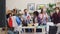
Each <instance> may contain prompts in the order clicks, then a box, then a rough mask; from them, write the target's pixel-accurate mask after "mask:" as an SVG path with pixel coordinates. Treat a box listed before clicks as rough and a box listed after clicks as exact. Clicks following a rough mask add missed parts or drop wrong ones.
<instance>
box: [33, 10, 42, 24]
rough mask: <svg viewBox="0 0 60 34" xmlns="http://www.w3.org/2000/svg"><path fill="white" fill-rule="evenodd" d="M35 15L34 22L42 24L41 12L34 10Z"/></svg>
mask: <svg viewBox="0 0 60 34" xmlns="http://www.w3.org/2000/svg"><path fill="white" fill-rule="evenodd" d="M33 15H34V17H33V23H34V24H35V23H38V25H41V19H40V17H39V12H38V11H34V13H33Z"/></svg>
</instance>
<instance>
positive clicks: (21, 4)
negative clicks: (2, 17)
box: [6, 0, 55, 10]
mask: <svg viewBox="0 0 60 34" xmlns="http://www.w3.org/2000/svg"><path fill="white" fill-rule="evenodd" d="M28 3H35V4H36V5H37V4H48V3H55V2H54V0H6V7H8V8H9V9H13V8H18V9H21V10H23V9H24V8H27V4H28Z"/></svg>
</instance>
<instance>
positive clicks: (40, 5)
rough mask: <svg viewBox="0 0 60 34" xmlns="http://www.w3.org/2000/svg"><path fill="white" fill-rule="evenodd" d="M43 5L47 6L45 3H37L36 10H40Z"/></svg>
mask: <svg viewBox="0 0 60 34" xmlns="http://www.w3.org/2000/svg"><path fill="white" fill-rule="evenodd" d="M43 7H45V4H37V5H36V10H40V9H41V8H43Z"/></svg>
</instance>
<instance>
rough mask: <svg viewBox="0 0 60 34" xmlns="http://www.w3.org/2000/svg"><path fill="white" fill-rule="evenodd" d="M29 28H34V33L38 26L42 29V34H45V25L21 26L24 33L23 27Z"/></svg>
mask: <svg viewBox="0 0 60 34" xmlns="http://www.w3.org/2000/svg"><path fill="white" fill-rule="evenodd" d="M29 28H32V29H34V33H36V29H38V28H40V29H42V34H45V32H46V31H45V28H46V27H45V26H37V27H36V26H30V27H29V26H27V27H22V29H24V33H25V29H29Z"/></svg>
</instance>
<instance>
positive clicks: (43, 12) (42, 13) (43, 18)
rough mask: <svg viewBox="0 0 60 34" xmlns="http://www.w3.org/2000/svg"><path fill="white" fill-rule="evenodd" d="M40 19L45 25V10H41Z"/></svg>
mask: <svg viewBox="0 0 60 34" xmlns="http://www.w3.org/2000/svg"><path fill="white" fill-rule="evenodd" d="M40 18H41V21H42V24H43V25H46V23H47V21H48V15H47V13H46V8H43V9H41V12H40Z"/></svg>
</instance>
